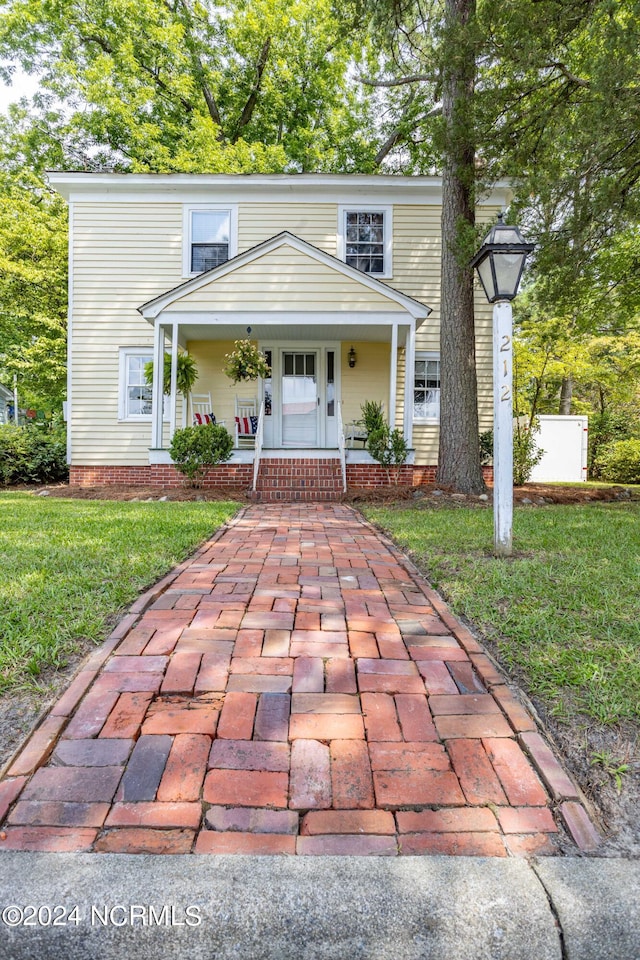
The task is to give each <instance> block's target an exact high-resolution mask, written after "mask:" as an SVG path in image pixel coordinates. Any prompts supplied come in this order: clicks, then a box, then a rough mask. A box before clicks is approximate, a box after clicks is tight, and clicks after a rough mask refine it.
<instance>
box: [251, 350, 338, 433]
mask: <svg viewBox="0 0 640 960" xmlns="http://www.w3.org/2000/svg"><path fill="white" fill-rule="evenodd" d="M260 348H261V349H262V350H264V353H265V356H266V358H267V363H268V364H269V366H270V367H271V376H270V377H268V378H267V379H266V380H263V381H262V386H261V398H262V399H263V400H264V445H265V447H267V448H276V449H278V448H280V447H284V448H288V449H290V450H291V449H296V448H301V449H309V448H311V447H316V448H320V449H322V448H327V447H329V448H335V447H337V445H338V398H339V396H340V379H339V378H340V344H339V343H326V342H325V343H319V342H317V341H315V342H313V343H305V344H304V346H303V345H302V344H299V343H298V344H292V343H291V342H289V343H273V342H272V343H268V342H266V343H265V342H263V343H261V344H260Z"/></svg>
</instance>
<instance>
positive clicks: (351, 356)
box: [348, 347, 356, 369]
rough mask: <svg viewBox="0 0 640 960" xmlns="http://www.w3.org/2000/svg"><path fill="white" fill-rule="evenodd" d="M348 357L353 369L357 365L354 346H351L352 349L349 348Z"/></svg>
mask: <svg viewBox="0 0 640 960" xmlns="http://www.w3.org/2000/svg"><path fill="white" fill-rule="evenodd" d="M348 359H349V366H350V367H351V369H353V368H354V367H355V365H356V352H355V350H354V349H353V347H351V350H349V353H348Z"/></svg>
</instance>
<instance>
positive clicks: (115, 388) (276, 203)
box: [49, 173, 508, 499]
mask: <svg viewBox="0 0 640 960" xmlns="http://www.w3.org/2000/svg"><path fill="white" fill-rule="evenodd" d="M49 179H50V182H51V183H52V185H53V186H54V187H55V188H56V189H57V190H58V191H59V192H60V193H61V194H62V195H63V196H64V197H65V198H66V199H67V200H68V202H69V208H70V209H69V223H70V226H69V258H70V271H69V372H68V377H69V380H68V407H67V409H68V425H69V463H70V478H71V483H72V484H93V483H129V484H136V483H143V484H150V483H152V484H168V483H180V482H182V478H181V477H180V476H179V475H178V473H177V471H176V470H175V468H174V467H173V465H172V464H171V460H170V457H169V453H168V446H169V443H170V438H171V435H172V432H173V431H174V430H175V429H176V428H177V427H180V426H183V425H187V424H191V423H192V422H193V415H194V406H193V404H187V403H186V402H185V401H184V399H183V398H182V396H181V395H180V394H179V393H178V392H177V391H176V383H175V376H173V378H172V383H171V391H170V394H169V395H168V396H163V384H162V376H161V371H162V369H163V365H164V364H163V357H164V355H165V353H168V354H169V355H170V356H171V358H172V364H173V366H174V368H175V367H176V360H177V357H178V355H179V353H181V352H183V351H186V352H188V353H189V354H190V355H191V356H192V357H193V358H194V359H195V361H196V364H197V369H198V382H197V384H196V385H195V387H194V388H193V396H194V397H195V396H197V397H198V398H199V399H201V400H202V398H205V399H204V402H205V404H206V405H210V406H211V411H210V412H212V413H213V414H215V416H216V418H217V420H218V421H221V422H223V423H224V424H225V425H226V426H227V428H228V429H229V430H230V432H232V433H236V432H237V430H238V429H240V430H241V431H242V430H243V429H244V430H245V432H246V433H248V434H249V435H248V436H243V435H242V434H240V435H239V436H238V437H237V440H236V445H237V449H236V450H235V451H234V454H233V458H232V460H231V461H230V462H229V464H227V465H225V466H220V467H217V468H216V469H215V471H214V472H212V474H211V477H210V481H209V482H212V483H216V484H219V485H221V486H224V485H228V484H243V485H245V486H247V487H254V488H257V489H258V490H261V491H262V495H263V497H269V496H270V497H272V498H281V497H282V498H284V497H285V496H293V497H294V498H298V499H308V498H311V497H313V496H318V495H319V494H320V492H321V491H323V493H322V494H321V495H324V496H327V497H333V496H334V495H338V494H339V493H340V492H341V491H342V489H343V488H344V484H345V482H348V483H349V484H353V485H356V486H363V485H368V484H372V483H379V482H381V478H382V476H383V472H382V471H381V470H380V468H379V467H378V466H377V465H376V464H375V463H374V462H373V461H372V460H371V457H370V456H369V454H368V453H367V451H366V450H365V449H364V447H363V444H362V442H361V440H360V442H359V440H358V430H357V427H356V426H355V422H356V421H358V420H359V419H360V417H361V412H360V407H361V404H362V403H363V402H364V401H365V400H375V401H379V402H381V403H383V404H384V409H385V412H386V413H387V415H388V418H389V422H390V424H391V426H392V427H398V428H399V429H400V430H402V431H403V432H404V435H405V438H406V441H407V443H408V445H409V446H410V447H411V449H412V454H411V457H410V461H409V465H408V466H407V467H406V468H404V471H403V474H402V478H401V481H402V482H409V483H411V482H413V483H419V482H421V481H422V480H424V479H430V478H433V476H434V471H435V465H436V461H437V452H438V421H439V384H440V371H439V366H440V365H439V349H440V342H439V302H440V291H439V284H440V250H441V245H442V238H441V235H440V212H441V181H440V179H439V178H435V177H399V176H356V175H325V174H300V175H284V174H282V175H263V174H255V175H247V176H231V175H206V174H198V175H195V174H193V175H192V174H171V175H154V174H139V175H138V174H94V173H51V174H50V175H49ZM507 200H508V187H507V185H506V184H499V185H498V186H497V187H496V188H495V189H494V191H493V192H492V194H491V195H490V196H488V197H487V198H485V200H484V202H483V203H482V204H481V207H480V211H479V212H480V216H481V218H482V219H483V220H486V221H490V220H493V219H494V218H495V214H496V213H497V212H498V211H499V210H500V209H502V208H504V206H506V203H507ZM476 333H477V338H476V356H477V367H478V384H479V416H480V423H481V429H487V428H488V427H489V426H490V425H491V413H492V404H491V310H490V308H489V307H488V305H487V304H486V302H485V300H484V297H483V296H482V295H481V294H478V297H477V301H476ZM240 339H250V340H251V341H253V342H255V343H256V344H257V345H258V346H259V348H260V349H261V350H262V351H264V353H265V354H266V357H267V359H268V362H269V364H270V367H271V375H270V377H268V378H265V379H264V380H258V381H254V382H251V383H249V384H246V383H240V384H234V383H232V382H231V381H230V380H229V378H228V377H227V376H225V373H224V370H223V368H224V357H225V355H226V354H228V353H229V352H230V351H231V350H233V344H234V341H236V340H240ZM150 360H153V361H154V382H153V385H152V386H150V385H148V384H147V383H146V382H145V376H144V369H145V365H146V364H147V363H148V362H149V361H150ZM252 413H253V414H254V416H253V419H251V417H250V416H245V415H246V414H252ZM245 440H248V441H249V442H243V441H245ZM268 476H271V477H272V478H275V479H272V480H271V481H269V480H267V477H268ZM294 476H297V477H298V480H297V481H295V480H292V477H294ZM269 486H271V488H272V489H271V492H270V493H269V492H267V491H268V488H269Z"/></svg>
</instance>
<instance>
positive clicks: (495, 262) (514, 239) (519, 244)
mask: <svg viewBox="0 0 640 960" xmlns="http://www.w3.org/2000/svg"><path fill="white" fill-rule="evenodd" d="M533 248H534V244H533V243H527V241H526V240H525V239H524V237H523V236H522V234H521V233H520V230H519V229H518V227H510V226H507V224H505V223H504V222H503V214H501V213H500V214H498V222H497V224H495V226H493V227H492V228H491V230H490V231H489V233H488V234H487V236H486V237H485V239H484V242H483V244H482V246H481V247H480V249H479V250H478V252H477V253H476V255H475V256H474V257H473V259H472V261H471V266H472V267H475V268H476V270H477V271H478V276H479V277H480V282H481V283H482V286H483V288H484V292H485V294H486V297H487V300H488V301H489V303H496V302H497V301H499V300H513V298H514V297H515V295H516V294H517V292H518V287H519V286H520V278H521V277H522V271H523V270H524V263H525V260H526V259H527V256H528V255H529V254H530V253H531V251H532V250H533Z"/></svg>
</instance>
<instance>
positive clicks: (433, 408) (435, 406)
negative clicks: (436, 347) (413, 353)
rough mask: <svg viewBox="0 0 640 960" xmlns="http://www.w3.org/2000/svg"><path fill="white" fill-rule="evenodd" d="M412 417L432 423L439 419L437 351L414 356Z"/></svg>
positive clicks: (438, 364)
mask: <svg viewBox="0 0 640 960" xmlns="http://www.w3.org/2000/svg"><path fill="white" fill-rule="evenodd" d="M413 419H414V420H422V421H427V422H432V423H437V422H438V421H439V420H440V357H439V355H438V354H437V353H423V354H420V355H419V356H417V357H416V366H415V379H414V382H413Z"/></svg>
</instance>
